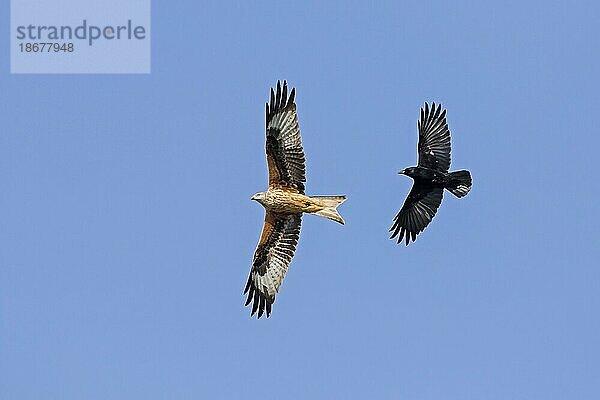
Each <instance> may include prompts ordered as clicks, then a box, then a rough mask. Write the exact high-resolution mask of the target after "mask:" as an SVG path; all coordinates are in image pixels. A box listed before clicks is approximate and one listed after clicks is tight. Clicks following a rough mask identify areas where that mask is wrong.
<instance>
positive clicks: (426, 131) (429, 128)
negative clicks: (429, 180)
mask: <svg viewBox="0 0 600 400" xmlns="http://www.w3.org/2000/svg"><path fill="white" fill-rule="evenodd" d="M417 128H418V130H419V167H425V168H430V169H434V170H436V171H442V172H448V169H450V130H449V129H448V123H446V110H442V105H441V104H439V105H438V106H437V108H436V106H435V103H433V104H432V106H431V109H429V104H427V103H425V109H423V108H421V119H420V120H419V122H417Z"/></svg>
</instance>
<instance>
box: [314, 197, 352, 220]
mask: <svg viewBox="0 0 600 400" xmlns="http://www.w3.org/2000/svg"><path fill="white" fill-rule="evenodd" d="M310 198H311V199H314V200H316V201H317V202H318V203H321V204H323V206H324V208H323V209H322V210H319V211H315V212H313V214H316V215H320V216H321V217H325V218H329V219H330V220H333V221H335V222H339V223H340V224H342V225H344V223H345V222H344V220H343V219H342V216H341V215H340V214H339V213H338V211H337V208H338V206H339V205H340V204H342V203H343V202H344V201H346V196H311V197H310Z"/></svg>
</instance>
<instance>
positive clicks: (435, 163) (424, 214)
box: [390, 103, 472, 245]
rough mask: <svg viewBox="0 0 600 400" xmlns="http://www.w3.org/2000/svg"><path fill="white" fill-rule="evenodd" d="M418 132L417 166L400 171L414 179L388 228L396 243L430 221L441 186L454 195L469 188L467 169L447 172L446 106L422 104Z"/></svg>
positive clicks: (460, 193) (464, 192) (466, 191)
mask: <svg viewBox="0 0 600 400" xmlns="http://www.w3.org/2000/svg"><path fill="white" fill-rule="evenodd" d="M417 130H418V132H419V145H418V153H419V160H418V164H417V166H416V167H410V168H406V169H403V170H402V171H400V172H399V173H400V174H403V175H406V176H409V177H411V178H412V179H413V181H414V182H413V187H412V189H411V191H410V193H409V194H408V197H407V198H406V201H405V202H404V205H403V206H402V208H401V209H400V212H398V214H397V215H396V217H395V218H394V224H393V225H392V227H391V228H390V232H392V236H391V237H390V239H394V238H395V237H396V236H397V237H398V243H400V242H401V241H402V239H403V238H404V237H406V245H408V243H410V241H411V240H412V241H413V242H414V241H415V240H416V239H417V235H418V234H419V233H421V232H423V230H424V229H425V227H427V225H429V223H430V222H431V220H432V219H433V217H434V216H435V214H436V212H437V209H438V207H439V206H440V204H441V203H442V198H443V195H444V189H447V190H449V191H450V193H452V194H454V195H455V196H456V197H463V196H466V195H467V193H469V191H470V190H471V185H472V180H471V173H470V172H469V171H467V170H461V171H455V172H448V170H449V169H450V130H449V129H448V123H447V122H446V110H444V109H442V105H441V104H438V105H437V106H436V104H435V103H432V106H431V109H430V108H429V104H427V103H425V107H424V108H421V117H420V119H419V122H417Z"/></svg>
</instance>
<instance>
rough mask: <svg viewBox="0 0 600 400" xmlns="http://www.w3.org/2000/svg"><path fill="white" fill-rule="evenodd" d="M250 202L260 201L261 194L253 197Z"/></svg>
mask: <svg viewBox="0 0 600 400" xmlns="http://www.w3.org/2000/svg"><path fill="white" fill-rule="evenodd" d="M250 200H254V201H259V200H260V193H255V194H254V195H253V196H252V197H250Z"/></svg>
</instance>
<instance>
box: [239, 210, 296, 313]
mask: <svg viewBox="0 0 600 400" xmlns="http://www.w3.org/2000/svg"><path fill="white" fill-rule="evenodd" d="M301 223H302V214H275V213H272V212H269V211H267V214H266V216H265V224H264V226H263V230H262V234H261V236H260V241H259V242H258V246H257V247H256V251H255V252H254V261H253V262H252V269H251V270H250V276H249V277H248V282H247V283H246V288H245V289H244V294H246V293H248V298H247V299H246V304H245V305H248V304H250V302H251V301H252V315H254V313H255V312H256V311H257V310H258V318H260V317H261V316H262V315H263V313H264V312H265V310H266V311H267V317H269V315H270V314H271V305H272V304H273V302H274V301H275V294H277V292H279V288H280V287H281V283H282V282H283V278H284V277H285V273H286V272H287V269H288V266H289V265H290V262H292V257H294V252H295V251H296V245H297V244H298V236H299V235H300V225H301Z"/></svg>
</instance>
